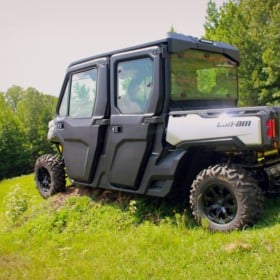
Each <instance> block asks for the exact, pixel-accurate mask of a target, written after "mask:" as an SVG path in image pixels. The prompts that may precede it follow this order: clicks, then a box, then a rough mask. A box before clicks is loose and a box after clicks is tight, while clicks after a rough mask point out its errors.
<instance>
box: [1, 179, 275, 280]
mask: <svg viewBox="0 0 280 280" xmlns="http://www.w3.org/2000/svg"><path fill="white" fill-rule="evenodd" d="M22 205H23V206H27V207H20V206H22ZM186 209H187V210H186V211H184V210H183V209H182V207H179V206H177V205H176V203H167V202H166V201H164V200H158V199H147V198H139V197H135V198H133V200H131V201H129V200H127V199H126V200H123V201H122V202H121V203H120V202H116V201H113V202H112V201H111V202H107V203H102V201H101V202H96V201H93V200H92V199H91V198H89V197H87V196H82V197H69V198H68V199H67V200H66V202H65V203H64V204H63V206H62V207H60V208H57V207H56V203H55V199H50V200H48V201H45V200H43V199H41V198H40V196H39V195H38V193H37V191H36V188H35V184H34V182H33V175H28V176H22V177H18V178H14V179H10V180H4V181H1V182H0V220H1V224H0V278H1V279H13V280H14V279H280V198H279V197H278V198H272V199H269V200H266V201H265V210H264V213H263V215H262V218H261V220H260V221H259V222H258V223H257V224H256V225H255V226H254V227H251V228H249V229H247V230H245V231H235V232H232V233H210V232H208V231H206V230H204V229H202V228H201V227H198V226H196V225H195V224H194V222H193V220H192V217H191V215H190V213H189V210H188V207H186ZM8 211H10V212H9V213H10V214H9V215H8V216H7V212H8ZM12 214H13V215H12Z"/></svg>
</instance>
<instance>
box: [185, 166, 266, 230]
mask: <svg viewBox="0 0 280 280" xmlns="http://www.w3.org/2000/svg"><path fill="white" fill-rule="evenodd" d="M262 201H263V198H262V193H261V189H260V188H259V186H258V184H257V182H256V180H254V179H253V178H252V177H251V176H250V174H249V172H247V171H246V170H244V169H242V168H239V167H236V166H229V165H225V164H224V165H223V164H218V165H215V166H210V167H209V168H207V169H204V170H202V171H201V172H200V173H199V174H198V176H197V177H196V179H195V180H194V182H193V184H192V187H191V194H190V204H191V208H192V211H193V215H194V217H195V219H196V221H197V222H198V223H200V224H203V225H206V226H207V228H208V229H210V230H213V231H231V230H234V229H242V228H244V227H246V226H247V225H252V224H253V223H254V222H255V221H256V220H257V219H258V218H259V216H260V213H261V209H262Z"/></svg>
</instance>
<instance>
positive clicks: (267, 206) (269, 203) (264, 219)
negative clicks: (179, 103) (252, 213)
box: [254, 194, 280, 229]
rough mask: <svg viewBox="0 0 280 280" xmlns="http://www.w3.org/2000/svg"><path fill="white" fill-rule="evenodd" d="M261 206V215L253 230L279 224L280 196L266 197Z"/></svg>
mask: <svg viewBox="0 0 280 280" xmlns="http://www.w3.org/2000/svg"><path fill="white" fill-rule="evenodd" d="M263 206H264V207H263V213H262V215H261V217H260V219H259V221H258V222H257V224H256V225H255V226H254V228H256V229H262V228H267V227H272V226H274V225H276V224H280V195H279V194H278V195H273V196H272V195H269V196H266V197H265V200H264V204H263Z"/></svg>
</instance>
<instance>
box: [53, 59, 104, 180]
mask: <svg viewBox="0 0 280 280" xmlns="http://www.w3.org/2000/svg"><path fill="white" fill-rule="evenodd" d="M107 61H108V60H107V58H102V59H98V60H95V61H91V62H89V63H84V64H83V65H82V66H76V67H75V66H73V67H71V68H70V71H69V72H68V75H67V77H66V80H65V83H64V90H63V93H62V96H61V97H60V103H59V105H58V110H57V114H58V116H57V118H56V126H57V130H58V131H59V134H60V139H61V140H60V141H61V144H62V146H63V157H64V161H65V166H66V170H67V173H68V176H69V177H70V178H71V179H73V180H76V181H80V182H91V180H92V178H93V176H94V173H95V170H96V166H97V164H98V160H99V156H100V153H101V150H102V148H103V139H104V135H105V132H106V127H107V125H108V119H107V117H108V116H107V115H106V114H108V91H107V82H108V81H107V73H108V72H107V70H108V63H107Z"/></svg>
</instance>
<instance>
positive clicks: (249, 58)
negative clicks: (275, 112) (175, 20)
mask: <svg viewBox="0 0 280 280" xmlns="http://www.w3.org/2000/svg"><path fill="white" fill-rule="evenodd" d="M278 2H279V1H278V0H240V1H238V0H230V1H228V2H227V3H225V4H223V6H222V7H220V8H217V6H216V4H215V3H214V2H213V1H209V2H208V9H207V16H206V22H205V25H204V27H205V37H206V38H207V39H211V40H218V41H225V42H229V43H231V44H233V45H235V46H236V47H237V48H238V49H239V50H240V57H241V64H240V68H239V86H240V105H269V104H279V96H280V92H279V87H280V75H279V71H280V70H279V51H280V44H279V43H280V36H279V27H280V22H279V18H280V3H278Z"/></svg>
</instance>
